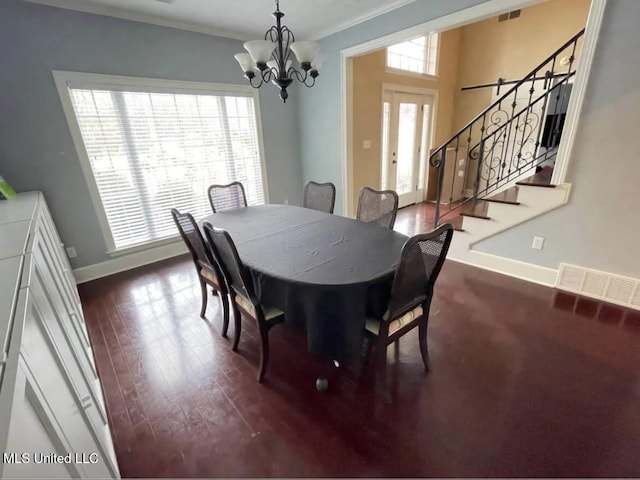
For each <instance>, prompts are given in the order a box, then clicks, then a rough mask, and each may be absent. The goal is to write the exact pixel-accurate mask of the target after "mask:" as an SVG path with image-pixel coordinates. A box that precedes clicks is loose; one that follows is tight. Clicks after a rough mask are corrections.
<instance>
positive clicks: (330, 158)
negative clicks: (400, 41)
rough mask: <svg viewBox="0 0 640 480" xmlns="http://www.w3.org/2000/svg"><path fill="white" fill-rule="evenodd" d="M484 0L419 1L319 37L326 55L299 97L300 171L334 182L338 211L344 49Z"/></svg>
mask: <svg viewBox="0 0 640 480" xmlns="http://www.w3.org/2000/svg"><path fill="white" fill-rule="evenodd" d="M480 3H484V0H448V1H434V0H417V1H416V2H414V3H411V4H409V5H407V6H405V7H402V8H399V9H397V10H393V11H391V12H389V13H387V14H385V15H381V16H379V17H376V18H373V19H371V20H369V21H367V22H364V23H361V24H359V25H356V26H354V27H351V28H349V29H347V30H343V31H342V32H338V33H336V34H334V35H331V36H329V37H326V38H324V39H323V40H322V41H321V43H322V48H323V50H324V51H325V53H326V54H327V60H326V62H325V64H324V65H323V67H322V71H321V72H320V77H318V81H317V82H316V85H315V86H314V87H313V88H311V89H309V90H308V91H305V92H304V94H303V95H300V99H299V101H298V109H299V119H300V135H301V144H300V146H301V153H302V174H303V179H304V180H305V181H306V180H316V181H321V182H325V181H331V182H333V183H335V185H336V188H337V195H336V213H342V214H345V213H346V212H344V211H343V202H344V201H343V198H344V197H343V196H344V195H345V194H346V192H343V188H342V185H343V181H342V151H341V143H340V135H341V132H340V128H341V127H340V124H341V113H340V112H341V110H340V108H341V107H340V51H341V50H343V49H345V48H348V47H352V46H354V45H358V44H361V43H364V42H366V41H369V40H373V39H375V38H379V37H382V36H384V35H387V34H390V33H393V32H397V31H399V30H403V29H405V28H409V27H412V26H414V25H418V24H420V23H424V22H427V21H429V20H433V19H434V18H438V17H442V16H444V15H447V14H450V13H453V12H456V11H458V10H462V9H464V8H468V7H470V6H473V5H477V4H480ZM356 194H357V192H356Z"/></svg>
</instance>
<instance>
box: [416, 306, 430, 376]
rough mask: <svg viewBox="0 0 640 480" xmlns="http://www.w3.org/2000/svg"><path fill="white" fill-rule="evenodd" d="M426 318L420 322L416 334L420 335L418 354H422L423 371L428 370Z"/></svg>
mask: <svg viewBox="0 0 640 480" xmlns="http://www.w3.org/2000/svg"><path fill="white" fill-rule="evenodd" d="M427 326H428V323H427V319H426V317H425V319H424V320H423V321H421V322H420V326H419V331H418V336H419V337H420V354H421V355H422V363H424V371H425V372H428V371H429V349H428V347H427Z"/></svg>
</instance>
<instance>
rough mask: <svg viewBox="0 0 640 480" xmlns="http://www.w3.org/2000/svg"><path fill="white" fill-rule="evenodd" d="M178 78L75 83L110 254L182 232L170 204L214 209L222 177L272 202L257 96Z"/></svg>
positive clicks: (77, 117) (73, 93) (69, 87)
mask: <svg viewBox="0 0 640 480" xmlns="http://www.w3.org/2000/svg"><path fill="white" fill-rule="evenodd" d="M56 73H63V72H56ZM56 78H58V77H56ZM151 82H153V81H151ZM171 83H174V84H176V85H171ZM177 83H180V82H169V83H168V84H166V85H162V86H159V85H158V84H156V83H146V84H145V82H144V80H143V79H140V81H139V82H138V81H136V84H135V85H133V84H132V85H129V86H127V85H122V84H113V85H108V84H104V83H98V82H93V84H92V82H91V81H88V82H87V81H80V82H73V81H66V82H65V84H66V91H67V93H68V100H69V101H70V103H71V106H72V114H73V119H72V120H73V122H70V123H71V126H72V130H73V128H74V127H76V128H77V130H79V134H80V136H81V143H82V145H81V147H82V148H83V149H84V151H83V152H79V153H80V157H81V158H82V159H83V161H84V162H85V163H86V165H84V167H85V168H84V170H85V174H87V177H88V178H87V180H88V183H89V185H90V189H91V190H94V191H93V192H92V194H93V195H94V197H97V198H94V201H95V202H96V203H97V206H98V210H99V212H98V213H99V216H101V219H102V220H103V224H104V223H106V225H103V230H105V236H106V237H107V238H106V240H107V246H108V249H109V250H110V251H116V252H117V251H121V250H125V249H130V248H131V247H135V246H139V245H144V244H149V243H151V242H155V241H158V240H163V239H167V238H170V237H175V236H176V235H177V230H176V227H175V224H174V223H173V220H172V217H171V214H170V209H171V208H177V209H179V210H181V211H186V212H190V213H191V214H193V215H194V217H195V218H196V219H198V218H202V217H203V216H205V215H208V214H209V213H211V212H210V206H209V202H208V199H207V187H209V185H211V184H214V183H218V184H221V183H229V182H232V181H236V180H237V181H240V182H242V183H243V185H244V187H245V190H246V194H247V202H248V203H249V204H251V205H255V204H261V203H264V201H265V194H264V187H263V178H262V162H261V153H260V148H259V141H258V139H259V131H258V121H257V116H256V107H255V99H254V96H253V93H252V92H246V93H244V92H243V91H226V92H225V91H224V88H225V87H224V86H220V87H222V88H223V90H217V89H212V90H211V91H206V90H201V91H200V90H199V91H189V90H187V89H185V88H184V87H183V86H179V85H177ZM226 88H228V87H226ZM63 100H64V99H63ZM76 133H77V132H76ZM96 194H97V195H96ZM105 227H106V228H105Z"/></svg>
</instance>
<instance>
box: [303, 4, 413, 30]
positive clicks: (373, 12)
mask: <svg viewBox="0 0 640 480" xmlns="http://www.w3.org/2000/svg"><path fill="white" fill-rule="evenodd" d="M415 1H416V0H395V1H394V2H390V3H387V4H386V5H381V6H380V7H378V8H376V9H374V10H371V11H370V12H367V13H365V14H364V15H360V16H359V17H356V18H354V19H351V20H347V21H346V22H341V23H337V24H336V25H333V26H331V27H329V28H325V29H322V30H320V31H319V32H316V33H315V34H312V35H311V40H320V39H321V38H325V37H328V36H329V35H333V34H334V33H338V32H341V31H342V30H346V29H347V28H351V27H355V26H356V25H358V24H359V23H363V22H366V21H367V20H371V19H372V18H375V17H379V16H380V15H384V14H385V13H388V12H390V11H392V10H396V9H398V8H400V7H404V6H405V5H409V4H410V3H413V2H415Z"/></svg>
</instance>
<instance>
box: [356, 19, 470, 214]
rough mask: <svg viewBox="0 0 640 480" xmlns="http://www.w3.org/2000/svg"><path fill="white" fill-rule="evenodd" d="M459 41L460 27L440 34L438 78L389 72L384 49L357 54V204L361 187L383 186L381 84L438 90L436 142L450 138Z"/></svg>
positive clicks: (438, 143) (437, 143) (436, 143)
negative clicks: (364, 142)
mask: <svg viewBox="0 0 640 480" xmlns="http://www.w3.org/2000/svg"><path fill="white" fill-rule="evenodd" d="M459 43H460V32H459V31H458V30H452V31H449V32H444V33H443V34H442V35H441V38H440V62H439V65H438V78H437V80H427V79H424V78H420V77H418V76H409V75H398V74H394V73H390V72H387V71H386V68H385V67H386V65H385V63H386V58H385V50H379V51H377V52H373V53H370V54H367V55H362V56H360V57H356V58H354V60H353V124H352V128H353V130H352V135H353V137H352V138H353V150H352V158H353V176H352V179H351V188H352V189H353V190H352V191H353V192H354V206H355V203H356V202H357V194H358V192H359V191H360V189H361V188H362V187H364V186H371V187H374V188H380V184H381V183H380V181H381V178H380V157H381V131H382V84H383V83H391V84H396V85H404V86H409V87H421V88H428V89H432V90H437V91H438V105H437V115H438V118H437V119H436V131H435V139H434V140H435V142H434V144H435V145H440V144H441V143H443V142H444V141H445V140H446V139H447V137H448V136H449V134H450V132H451V127H452V121H453V104H454V95H455V84H456V77H457V68H458V47H459ZM365 140H369V141H371V148H370V149H364V148H363V147H362V144H363V141H365ZM435 145H434V146H435Z"/></svg>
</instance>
